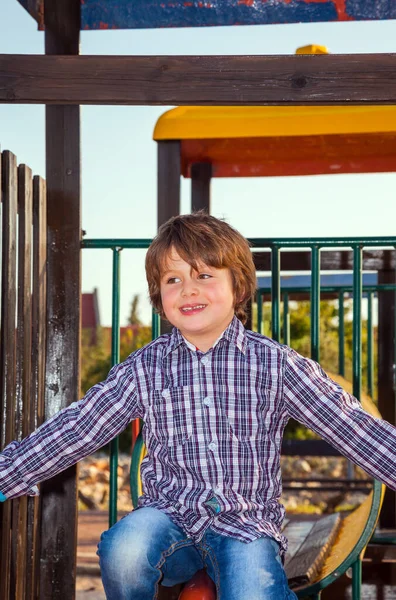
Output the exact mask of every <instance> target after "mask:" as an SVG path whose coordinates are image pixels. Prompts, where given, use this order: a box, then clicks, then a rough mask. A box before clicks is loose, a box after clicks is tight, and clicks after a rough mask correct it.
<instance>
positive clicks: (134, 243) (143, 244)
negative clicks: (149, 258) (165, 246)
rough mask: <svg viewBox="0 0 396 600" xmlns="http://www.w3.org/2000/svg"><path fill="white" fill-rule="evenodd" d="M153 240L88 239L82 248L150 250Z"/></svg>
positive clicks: (82, 243)
mask: <svg viewBox="0 0 396 600" xmlns="http://www.w3.org/2000/svg"><path fill="white" fill-rule="evenodd" d="M151 242H152V240H151V239H148V238H145V239H135V240H131V239H126V238H119V239H117V238H98V239H92V238H88V239H85V240H82V242H81V247H82V248H92V249H95V248H96V249H101V250H102V249H105V248H110V249H113V248H143V249H145V248H148V247H149V246H150V244H151Z"/></svg>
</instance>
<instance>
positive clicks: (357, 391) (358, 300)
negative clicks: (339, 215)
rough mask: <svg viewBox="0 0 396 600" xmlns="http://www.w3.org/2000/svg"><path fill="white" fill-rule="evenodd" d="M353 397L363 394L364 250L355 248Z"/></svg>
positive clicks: (359, 396)
mask: <svg viewBox="0 0 396 600" xmlns="http://www.w3.org/2000/svg"><path fill="white" fill-rule="evenodd" d="M352 343H353V347H352V365H353V375H352V377H353V395H354V396H355V397H356V398H358V399H359V400H360V398H361V392H362V248H361V246H355V247H354V248H353V338H352Z"/></svg>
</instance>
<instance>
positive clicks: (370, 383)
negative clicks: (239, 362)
mask: <svg viewBox="0 0 396 600" xmlns="http://www.w3.org/2000/svg"><path fill="white" fill-rule="evenodd" d="M315 287H316V286H315ZM353 291H354V287H353V285H352V286H351V285H349V286H348V285H323V286H320V288H319V291H318V292H317V294H318V298H319V295H320V294H321V293H323V294H334V295H336V294H338V315H339V316H338V357H339V358H338V374H339V375H342V376H344V375H345V311H344V308H345V307H344V302H345V294H346V293H349V294H350V293H353ZM392 291H396V284H394V283H385V284H377V285H364V286H362V296H366V297H367V394H368V395H369V396H371V397H373V391H374V319H373V299H374V296H375V295H376V294H378V292H392ZM310 292H311V287H310V286H290V285H288V286H287V288H285V289H282V288H281V295H282V297H283V323H282V325H283V343H284V344H286V345H288V346H290V310H289V296H290V294H295V295H297V294H308V293H310ZM270 293H271V288H270V287H261V288H259V289H258V290H257V330H258V331H259V332H260V333H263V331H264V327H263V325H264V323H263V314H264V312H263V304H264V298H265V296H268V295H269V294H270ZM317 305H318V306H316V307H315V308H314V309H312V307H311V319H312V318H317V311H318V309H319V302H318V303H317ZM312 315H313V317H312ZM319 318H320V315H319ZM316 335H317V334H316V332H314V331H313V329H311V338H313V339H312V340H311V347H314V346H315V343H317V344H319V337H318V338H317V340H316ZM318 354H319V353H318ZM360 361H361V357H360Z"/></svg>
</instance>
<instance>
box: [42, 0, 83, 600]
mask: <svg viewBox="0 0 396 600" xmlns="http://www.w3.org/2000/svg"><path fill="white" fill-rule="evenodd" d="M44 8H45V51H46V53H47V55H48V56H43V57H42V58H44V59H49V60H56V58H57V57H56V55H58V54H62V55H65V54H78V50H79V35H80V1H79V0H56V1H54V0H45V6H44ZM46 179H47V202H48V204H47V225H48V239H47V242H48V244H47V269H48V270H47V273H48V280H47V285H48V289H49V290H50V293H49V294H48V303H47V323H48V325H47V361H46V379H45V391H46V394H45V418H46V419H48V418H50V417H51V416H53V415H54V414H56V413H57V412H58V411H59V410H60V409H62V408H64V407H66V406H68V405H69V404H71V403H72V402H74V401H75V400H77V399H78V393H79V348H80V294H81V281H80V279H81V269H80V240H81V191H80V109H79V106H62V105H61V106H47V108H46ZM66 356H67V360H65V357H66ZM76 473H77V468H76V466H75V465H74V466H72V467H70V468H69V469H67V470H66V471H64V472H63V473H61V474H60V475H58V476H57V477H55V478H53V479H51V480H49V481H46V482H45V483H44V484H42V486H41V493H42V502H41V508H42V514H41V523H40V526H41V554H40V595H39V597H40V600H50V599H52V598H55V597H59V598H64V599H65V600H69V599H72V598H74V596H75V576H76V551H75V550H76V543H77V476H76Z"/></svg>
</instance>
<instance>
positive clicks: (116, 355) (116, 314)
mask: <svg viewBox="0 0 396 600" xmlns="http://www.w3.org/2000/svg"><path fill="white" fill-rule="evenodd" d="M120 252H121V249H120V248H119V247H116V248H113V289H112V298H113V306H112V316H111V365H112V366H114V365H116V364H118V363H119V362H120ZM117 470H118V438H115V439H114V440H112V441H111V442H110V494H109V527H112V526H113V525H114V523H116V522H117V492H118V489H117V479H118V478H117Z"/></svg>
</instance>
